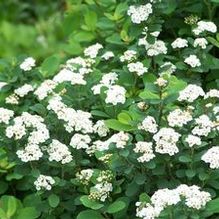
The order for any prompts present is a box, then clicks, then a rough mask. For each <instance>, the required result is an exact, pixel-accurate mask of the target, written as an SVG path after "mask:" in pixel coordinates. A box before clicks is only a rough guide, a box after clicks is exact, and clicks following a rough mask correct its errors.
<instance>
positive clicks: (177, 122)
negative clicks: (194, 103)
mask: <svg viewBox="0 0 219 219" xmlns="http://www.w3.org/2000/svg"><path fill="white" fill-rule="evenodd" d="M192 120H193V117H192V115H191V113H190V112H189V111H186V110H181V109H175V110H173V111H172V112H170V113H169V115H168V116H167V121H168V124H169V126H171V127H183V126H184V125H186V124H187V123H188V122H190V121H192Z"/></svg>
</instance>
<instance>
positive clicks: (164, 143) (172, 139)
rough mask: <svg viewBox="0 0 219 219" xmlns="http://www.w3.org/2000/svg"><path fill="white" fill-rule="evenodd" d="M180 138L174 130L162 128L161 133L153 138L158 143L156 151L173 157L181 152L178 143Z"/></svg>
mask: <svg viewBox="0 0 219 219" xmlns="http://www.w3.org/2000/svg"><path fill="white" fill-rule="evenodd" d="M180 136H181V135H180V134H179V133H177V132H175V130H174V129H172V128H161V129H160V130H159V132H158V133H156V134H155V135H154V136H153V139H154V140H155V142H156V146H155V151H156V152H158V153H161V154H169V155H170V156H173V155H174V154H176V153H178V152H179V149H178V148H177V146H176V143H177V142H178V140H179V138H180Z"/></svg>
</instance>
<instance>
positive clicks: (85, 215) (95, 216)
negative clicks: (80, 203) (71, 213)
mask: <svg viewBox="0 0 219 219" xmlns="http://www.w3.org/2000/svg"><path fill="white" fill-rule="evenodd" d="M89 218H90V219H91V218H92V219H104V217H103V216H102V215H101V214H100V213H99V212H97V211H94V210H85V211H82V212H80V213H79V215H78V216H77V218H76V219H89Z"/></svg>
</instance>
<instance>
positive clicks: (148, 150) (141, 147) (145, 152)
mask: <svg viewBox="0 0 219 219" xmlns="http://www.w3.org/2000/svg"><path fill="white" fill-rule="evenodd" d="M152 145H153V144H152V143H151V142H144V141H139V142H137V143H136V144H135V148H134V152H135V153H140V154H142V155H141V156H140V157H138V159H137V160H138V162H140V163H144V162H148V161H150V160H152V159H153V158H154V157H155V154H154V153H153V149H152Z"/></svg>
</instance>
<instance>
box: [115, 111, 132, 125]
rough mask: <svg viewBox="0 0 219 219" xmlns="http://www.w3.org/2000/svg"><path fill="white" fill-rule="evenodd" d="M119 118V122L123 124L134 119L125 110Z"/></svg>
mask: <svg viewBox="0 0 219 219" xmlns="http://www.w3.org/2000/svg"><path fill="white" fill-rule="evenodd" d="M117 118H118V120H119V122H121V123H123V124H127V125H128V124H129V122H130V121H131V120H132V118H131V117H130V115H129V114H128V113H125V112H122V113H120V114H119V115H118V117H117Z"/></svg>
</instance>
